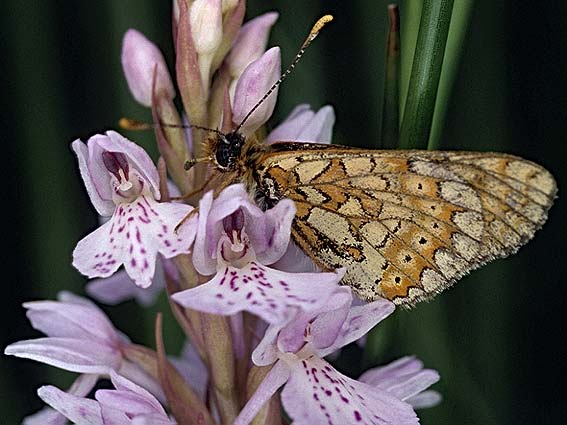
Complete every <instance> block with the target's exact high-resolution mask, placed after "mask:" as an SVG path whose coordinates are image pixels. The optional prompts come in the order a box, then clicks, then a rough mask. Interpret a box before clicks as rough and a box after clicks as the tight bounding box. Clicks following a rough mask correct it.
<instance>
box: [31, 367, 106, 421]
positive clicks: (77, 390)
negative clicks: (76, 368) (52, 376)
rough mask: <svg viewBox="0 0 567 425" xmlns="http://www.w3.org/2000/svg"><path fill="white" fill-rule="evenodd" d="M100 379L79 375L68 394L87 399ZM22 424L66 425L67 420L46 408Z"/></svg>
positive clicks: (53, 410)
mask: <svg viewBox="0 0 567 425" xmlns="http://www.w3.org/2000/svg"><path fill="white" fill-rule="evenodd" d="M98 378H99V377H98V375H87V374H82V375H79V376H78V377H77V379H75V382H73V384H72V385H71V388H69V390H68V391H67V393H69V394H71V395H74V396H78V397H85V396H86V395H87V394H88V393H90V392H91V390H92V389H93V388H94V386H95V385H96V383H97V381H98ZM22 423H23V425H65V424H67V419H66V418H65V417H64V416H63V415H62V414H61V413H59V412H58V411H57V410H55V409H53V408H51V407H45V408H43V409H41V410H40V411H39V412H37V413H34V414H33V415H30V416H27V417H25V418H24V419H23V421H22Z"/></svg>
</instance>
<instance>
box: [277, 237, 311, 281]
mask: <svg viewBox="0 0 567 425" xmlns="http://www.w3.org/2000/svg"><path fill="white" fill-rule="evenodd" d="M273 267H274V268H275V269H278V270H282V271H284V272H290V273H297V272H309V273H314V272H318V271H321V270H320V269H319V268H318V267H317V266H316V265H315V264H314V263H313V260H311V258H309V256H308V255H307V254H305V252H303V250H302V249H301V248H299V247H298V246H297V245H296V244H295V242H293V241H291V242H290V243H289V245H288V246H287V249H286V252H285V254H284V255H283V256H282V257H281V258H280V259H279V260H278V261H276V262H275V263H274V264H273Z"/></svg>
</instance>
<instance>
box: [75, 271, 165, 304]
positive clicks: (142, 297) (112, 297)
mask: <svg viewBox="0 0 567 425" xmlns="http://www.w3.org/2000/svg"><path fill="white" fill-rule="evenodd" d="M163 288H164V276H163V267H162V266H161V262H160V261H158V262H157V267H156V274H155V276H154V279H153V284H152V285H151V286H150V287H149V288H145V289H144V288H140V287H139V286H136V285H135V284H134V281H133V280H132V279H130V277H129V276H128V274H127V273H126V271H125V270H121V271H119V272H117V273H115V274H113V275H112V276H110V277H107V278H104V279H95V280H92V281H90V282H89V283H88V284H87V286H86V288H85V290H86V292H87V294H89V296H91V297H92V298H94V299H95V300H97V301H99V302H101V303H103V304H107V305H116V304H120V303H121V302H124V301H129V300H131V299H135V300H136V301H137V302H138V304H140V305H141V306H142V307H149V306H151V305H153V304H154V303H155V302H156V300H157V298H158V296H159V295H160V294H161V292H162V291H163Z"/></svg>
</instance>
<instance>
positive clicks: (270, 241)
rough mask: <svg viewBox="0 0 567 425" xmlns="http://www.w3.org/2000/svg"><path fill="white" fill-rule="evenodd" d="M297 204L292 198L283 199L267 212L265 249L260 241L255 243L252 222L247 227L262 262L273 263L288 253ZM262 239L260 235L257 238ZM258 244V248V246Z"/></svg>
mask: <svg viewBox="0 0 567 425" xmlns="http://www.w3.org/2000/svg"><path fill="white" fill-rule="evenodd" d="M295 211H296V208H295V204H294V202H293V201H292V200H290V199H282V200H281V201H280V202H278V203H277V204H276V206H275V207H273V208H270V209H269V210H267V211H266V212H265V215H264V216H265V221H266V230H265V232H264V234H263V235H262V238H263V242H264V243H263V244H262V245H264V249H263V250H260V249H259V248H260V247H259V245H260V244H258V243H254V239H253V238H252V235H253V233H252V230H255V229H256V225H255V223H253V222H251V223H249V224H248V226H247V227H246V233H247V234H248V236H250V242H251V244H252V246H253V248H254V251H255V252H256V256H257V257H258V261H259V262H260V263H262V264H273V263H275V262H276V261H277V260H279V259H280V258H281V257H283V255H284V254H285V253H286V250H287V247H288V245H289V240H290V236H291V223H292V221H293V219H294V218H295ZM255 239H256V240H258V239H260V238H259V237H256V238H255ZM257 246H258V248H256V247H257Z"/></svg>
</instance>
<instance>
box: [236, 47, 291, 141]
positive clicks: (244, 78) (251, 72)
mask: <svg viewBox="0 0 567 425" xmlns="http://www.w3.org/2000/svg"><path fill="white" fill-rule="evenodd" d="M280 75H281V54H280V48H279V47H272V48H271V49H270V50H268V51H267V52H266V53H264V55H262V57H261V58H260V59H258V60H256V61H254V62H252V63H251V64H250V65H248V66H247V67H246V69H245V70H244V72H243V73H242V75H241V77H240V79H239V80H238V83H237V84H236V89H235V92H234V98H233V99H234V100H233V116H232V121H233V122H234V123H235V124H236V125H238V124H240V122H242V120H243V119H244V117H245V116H246V114H248V113H249V112H250V111H251V110H252V108H253V107H254V106H255V105H256V104H257V103H258V101H259V100H260V99H261V98H262V96H264V94H266V92H267V91H268V89H269V88H270V87H271V86H272V85H273V84H274V83H275V82H276V81H277V80H278V78H279V77H280ZM277 95H278V89H277V88H276V89H275V90H274V92H273V93H272V94H271V95H270V96H268V98H266V99H265V100H264V103H262V105H260V107H259V108H258V109H256V111H254V113H253V114H252V115H251V116H250V117H249V118H248V120H247V121H246V123H245V124H244V126H243V127H242V129H241V130H242V132H243V133H244V134H249V133H252V132H254V131H256V129H257V128H258V127H260V126H261V125H262V124H264V123H265V122H266V121H267V120H268V118H270V116H271V115H272V112H273V111H274V107H275V106H276V100H277Z"/></svg>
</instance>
